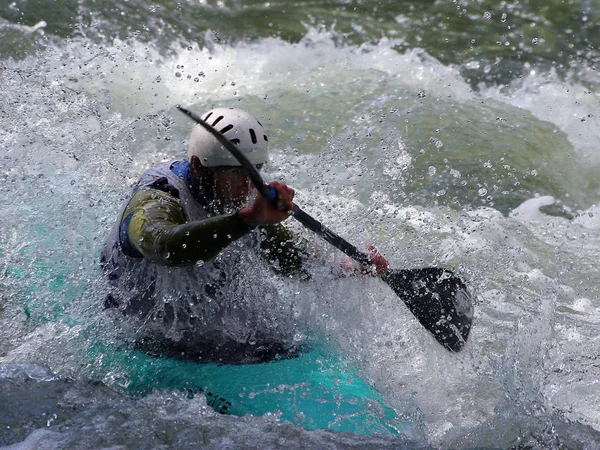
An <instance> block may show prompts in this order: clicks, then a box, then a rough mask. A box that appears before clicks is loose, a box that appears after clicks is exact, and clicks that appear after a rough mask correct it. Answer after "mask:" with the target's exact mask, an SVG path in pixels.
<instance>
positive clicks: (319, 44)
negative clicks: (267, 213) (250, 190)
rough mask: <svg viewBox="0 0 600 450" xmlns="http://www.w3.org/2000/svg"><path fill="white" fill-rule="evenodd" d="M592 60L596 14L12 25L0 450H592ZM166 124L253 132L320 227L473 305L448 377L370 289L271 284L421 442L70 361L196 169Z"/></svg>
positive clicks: (155, 13)
mask: <svg viewBox="0 0 600 450" xmlns="http://www.w3.org/2000/svg"><path fill="white" fill-rule="evenodd" d="M599 44H600V3H598V1H583V0H581V1H577V0H573V1H571V2H564V1H542V0H530V1H514V2H512V1H511V2H504V1H503V2H493V1H489V0H482V1H478V2H470V1H462V0H461V1H457V0H455V1H446V0H444V1H435V2H433V1H421V2H417V1H391V0H388V1H374V0H372V1H371V0H370V1H358V0H338V1H318V0H307V1H303V2H291V1H287V0H274V1H269V2H265V1H262V2H257V1H248V2H241V1H238V0H222V1H213V0H182V1H180V2H175V1H167V0H157V1H154V2H150V1H145V0H129V1H127V0H124V1H121V0H119V1H117V0H61V1H56V2H55V1H51V0H16V1H11V0H4V1H3V2H2V4H1V5H0V123H1V127H0V180H1V181H2V185H3V189H2V190H1V191H0V204H1V205H2V214H1V215H0V289H1V290H0V324H1V326H0V400H1V407H0V410H1V412H0V445H4V446H9V448H199V447H201V448H246V447H255V448H282V447H291V448H359V447H363V446H364V447H368V448H407V449H413V448H414V449H425V448H432V447H433V448H444V449H445V448H461V449H467V448H502V449H507V448H511V449H517V448H518V449H522V448H527V449H597V448H600V389H599V386H598V380H599V379H600V338H599V337H598V333H597V330H598V328H599V327H600V295H599V289H598V285H599V282H600V274H599V272H598V260H599V256H600V206H599V205H600V203H599V202H598V198H599V195H600V181H599V180H600V178H599V177H598V176H597V173H598V171H599V170H600V153H599V152H598V142H599V141H600V96H599V94H598V90H599V87H600V80H599V78H598V75H597V70H596V66H597V64H598V63H599V59H600V53H599V51H598V46H599ZM177 104H182V105H186V106H189V107H191V108H192V109H194V110H195V111H197V112H201V111H204V110H206V109H208V108H210V107H212V106H221V105H234V106H240V107H243V108H245V109H247V110H249V111H251V112H252V113H253V114H255V115H256V116H258V117H259V118H260V120H261V121H262V122H263V124H264V125H265V126H266V128H267V130H268V132H269V137H270V143H271V149H272V156H271V161H270V163H269V164H268V165H267V167H266V168H265V170H264V175H265V178H266V179H282V180H285V181H286V182H287V183H288V184H290V185H291V186H293V187H294V188H296V190H297V202H298V203H299V204H300V205H302V206H303V207H304V209H305V210H306V211H307V212H308V213H309V214H311V215H313V216H314V217H316V218H318V219H319V220H321V221H322V222H323V223H325V224H326V225H327V226H329V227H330V228H332V229H333V230H335V231H336V232H338V233H339V234H340V235H342V236H343V237H345V238H347V239H348V240H350V241H351V242H353V243H355V244H356V245H358V246H364V245H366V244H368V243H373V244H375V245H376V246H377V247H378V248H379V249H380V251H381V252H382V253H383V254H384V255H385V256H386V257H387V258H388V260H389V261H390V263H391V265H392V266H393V267H399V268H400V267H419V266H429V265H440V266H444V267H453V268H455V269H457V270H458V271H459V272H460V274H461V276H463V277H464V278H465V279H466V280H467V281H468V283H469V285H470V287H471V290H472V291H473V294H474V296H475V317H474V325H473V330H472V333H471V336H470V341H469V343H468V345H467V347H466V348H465V349H464V351H462V352H461V353H459V354H450V353H448V352H446V351H445V350H444V349H443V348H442V347H441V346H439V345H438V344H437V343H436V342H435V340H434V339H433V338H432V337H431V336H430V335H428V334H427V332H425V331H424V330H423V329H422V328H421V327H420V325H419V324H418V323H417V322H416V321H415V319H414V318H413V317H412V316H411V315H410V313H409V312H408V311H407V310H406V308H405V307H404V306H403V305H402V302H400V301H399V300H398V299H397V298H396V297H395V296H394V294H393V293H392V292H391V290H390V289H389V288H387V287H386V286H385V285H383V283H381V282H380V281H378V280H370V279H345V280H331V279H328V278H326V277H323V279H321V280H320V285H319V286H315V285H314V284H309V285H307V286H292V288H290V284H289V283H288V282H287V281H286V280H279V281H277V282H278V283H280V286H281V290H282V292H288V293H289V297H290V299H289V301H290V303H293V304H298V305H301V306H300V309H301V310H303V311H305V313H304V318H305V319H306V320H308V321H310V323H311V327H313V328H314V329H316V330H318V333H320V335H321V336H323V337H324V338H325V339H327V340H329V341H330V343H331V345H332V346H333V347H334V348H336V349H337V350H338V351H339V353H340V354H343V355H346V356H345V357H347V358H349V359H351V360H352V361H354V362H355V363H357V364H358V365H359V367H360V370H361V375H362V376H363V377H364V378H365V379H367V380H369V382H371V383H373V385H374V386H376V387H377V389H378V390H379V391H380V392H381V394H382V396H383V397H384V399H385V401H386V403H387V404H388V405H389V406H391V407H393V408H394V409H396V410H397V411H398V412H399V413H401V414H405V415H410V417H411V420H412V421H413V423H414V425H415V431H414V432H413V433H412V434H411V435H410V436H402V437H398V436H359V435H346V434H335V433H329V432H325V431H321V430H317V431H308V430H305V429H303V428H301V427H298V426H294V425H290V424H279V423H278V422H277V420H276V417H275V416H265V417H251V416H247V417H244V418H239V417H234V416H223V415H219V414H217V413H215V412H213V411H212V409H210V408H209V407H207V406H206V402H205V399H204V398H203V396H196V397H194V398H193V399H188V398H187V397H186V396H185V395H184V394H181V393H179V392H176V391H175V392H154V393H152V394H150V395H148V396H145V397H141V398H140V397H131V396H128V395H126V394H125V393H124V392H123V391H122V390H121V389H119V386H118V384H117V383H115V381H114V379H112V378H111V377H110V374H108V375H106V374H104V375H102V376H99V375H97V374H95V373H94V370H93V368H90V366H89V363H87V364H86V362H85V361H82V360H80V359H79V358H78V356H77V355H78V351H79V349H80V347H81V345H82V342H87V340H89V339H91V337H90V336H92V337H93V334H94V333H97V332H98V326H97V323H96V319H97V315H98V314H99V312H100V307H99V304H100V302H101V300H100V299H101V292H98V291H97V289H96V287H95V286H96V285H95V281H94V280H95V279H96V277H97V275H98V267H97V264H98V258H99V252H100V250H101V248H102V245H103V242H104V240H105V238H106V236H107V233H108V230H109V229H110V227H111V225H112V222H113V220H115V218H116V214H117V212H118V209H119V206H120V203H121V202H122V201H123V199H124V198H125V196H126V195H127V194H128V192H129V186H130V185H131V184H132V183H133V182H135V180H136V177H137V176H138V175H139V174H140V173H141V172H142V171H143V170H144V169H145V168H147V167H149V166H150V165H152V164H154V163H155V162H158V161H166V160H171V159H176V158H182V157H184V155H185V151H186V142H187V137H188V133H189V130H190V123H189V121H188V120H187V119H186V118H185V117H183V116H182V115H181V114H180V113H178V112H177V111H176V110H175V108H174V106H175V105H177ZM298 232H302V230H298ZM306 236H307V237H308V238H309V239H316V238H313V237H311V236H310V234H306ZM324 251H325V252H327V251H330V252H331V258H332V261H333V260H335V259H336V258H337V257H338V256H336V254H335V251H334V250H332V249H327V248H324ZM290 283H292V284H293V282H292V281H290ZM92 323H93V324H96V325H95V326H92V325H90V324H92Z"/></svg>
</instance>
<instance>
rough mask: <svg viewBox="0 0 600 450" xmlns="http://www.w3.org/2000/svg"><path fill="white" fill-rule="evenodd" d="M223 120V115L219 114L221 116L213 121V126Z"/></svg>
mask: <svg viewBox="0 0 600 450" xmlns="http://www.w3.org/2000/svg"><path fill="white" fill-rule="evenodd" d="M221 120H223V116H219V117H217V120H215V121H214V122H213V124H212V126H213V127H214V126H216V125H217V124H218V123H219V122H220V121H221Z"/></svg>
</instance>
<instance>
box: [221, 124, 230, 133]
mask: <svg viewBox="0 0 600 450" xmlns="http://www.w3.org/2000/svg"><path fill="white" fill-rule="evenodd" d="M232 128H233V125H232V124H229V125H227V126H226V127H225V128H223V129H221V131H220V133H221V134H225V133H227V132H228V131H229V130H231V129H232Z"/></svg>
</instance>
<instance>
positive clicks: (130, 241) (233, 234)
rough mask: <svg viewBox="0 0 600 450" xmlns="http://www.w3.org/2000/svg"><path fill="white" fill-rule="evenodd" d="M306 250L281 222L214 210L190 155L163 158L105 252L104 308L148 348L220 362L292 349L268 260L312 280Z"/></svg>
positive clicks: (287, 314)
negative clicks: (250, 220)
mask: <svg viewBox="0 0 600 450" xmlns="http://www.w3.org/2000/svg"><path fill="white" fill-rule="evenodd" d="M308 255H309V253H308V252H307V251H306V249H305V246H303V245H298V240H297V239H296V238H295V237H294V235H293V234H292V233H290V232H289V231H288V230H287V229H286V228H284V227H283V226H282V225H280V224H278V225H273V226H267V227H258V228H256V229H255V228H253V227H249V226H248V225H247V224H245V222H243V221H242V220H241V218H240V217H238V215H237V213H233V214H225V215H212V214H211V212H210V208H209V207H208V206H207V204H206V199H205V198H204V197H203V195H202V189H201V187H199V186H197V185H195V183H194V182H193V179H192V176H191V171H190V164H189V162H188V161H187V160H184V161H176V162H173V163H166V164H161V165H158V166H155V167H153V168H151V169H150V170H148V171H146V172H145V173H144V174H143V175H142V176H141V178H140V180H139V181H138V183H137V184H136V185H135V187H134V189H133V191H132V193H131V195H130V197H129V199H128V200H127V202H126V203H125V205H124V206H123V208H122V211H121V214H120V218H119V220H118V221H117V223H116V224H115V226H114V227H113V230H112V232H111V234H110V236H109V238H108V241H107V244H106V246H105V248H104V251H103V252H102V257H101V265H102V268H103V272H104V274H105V275H106V278H107V280H108V282H109V285H110V288H109V293H108V295H107V298H106V306H107V308H117V309H118V310H119V311H120V312H121V314H120V315H121V316H122V317H123V318H125V320H124V322H125V323H127V324H128V325H129V326H130V328H131V330H132V331H133V332H134V335H135V340H136V343H137V345H138V346H140V347H142V348H144V349H146V350H149V351H154V352H157V353H171V354H177V355H179V356H183V357H186V358H194V359H198V358H200V359H204V360H217V361H223V362H254V361H256V362H258V361H264V360H269V359H273V358H282V357H287V356H291V355H294V354H295V352H296V351H297V350H298V345H297V342H295V341H294V339H293V334H294V329H293V328H294V327H293V326H292V323H291V319H290V316H291V315H290V311H288V310H285V307H284V306H283V305H281V303H280V302H279V301H278V300H279V293H278V291H277V288H276V286H275V285H274V284H273V282H272V280H270V278H272V277H271V276H269V274H268V272H265V269H264V268H265V264H264V262H265V261H267V262H268V263H269V264H267V266H268V267H269V268H270V269H271V270H275V271H276V272H278V273H281V274H285V275H292V274H299V275H300V276H304V277H307V276H308V275H307V274H308V272H307V271H306V269H305V266H306V261H307V260H308V259H310V258H309V256H308ZM286 322H290V323H286Z"/></svg>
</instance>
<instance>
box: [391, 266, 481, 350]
mask: <svg viewBox="0 0 600 450" xmlns="http://www.w3.org/2000/svg"><path fill="white" fill-rule="evenodd" d="M383 280H384V281H385V282H386V283H387V284H389V285H390V287H391V288H392V289H393V290H394V292H395V293H396V295H398V297H400V298H401V299H402V300H403V301H404V303H406V306H408V309H410V311H411V312H412V313H413V314H414V315H415V317H416V318H417V319H418V320H419V322H420V323H421V325H423V326H424V327H425V328H426V329H427V330H429V332H430V333H431V334H433V336H434V337H435V338H436V339H437V341H438V342H439V343H440V344H442V345H443V346H444V347H445V348H447V349H448V350H450V351H452V352H459V351H460V350H461V349H462V348H463V346H464V345H465V343H466V342H467V338H468V337H469V332H470V331H471V322H472V321H473V304H472V301H471V294H469V291H468V290H467V287H466V286H465V284H464V283H463V282H462V280H461V279H460V278H458V277H457V276H456V275H454V273H453V272H452V271H450V270H447V269H440V268H437V267H426V268H422V269H410V270H390V271H389V272H388V273H387V274H386V275H385V276H383Z"/></svg>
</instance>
